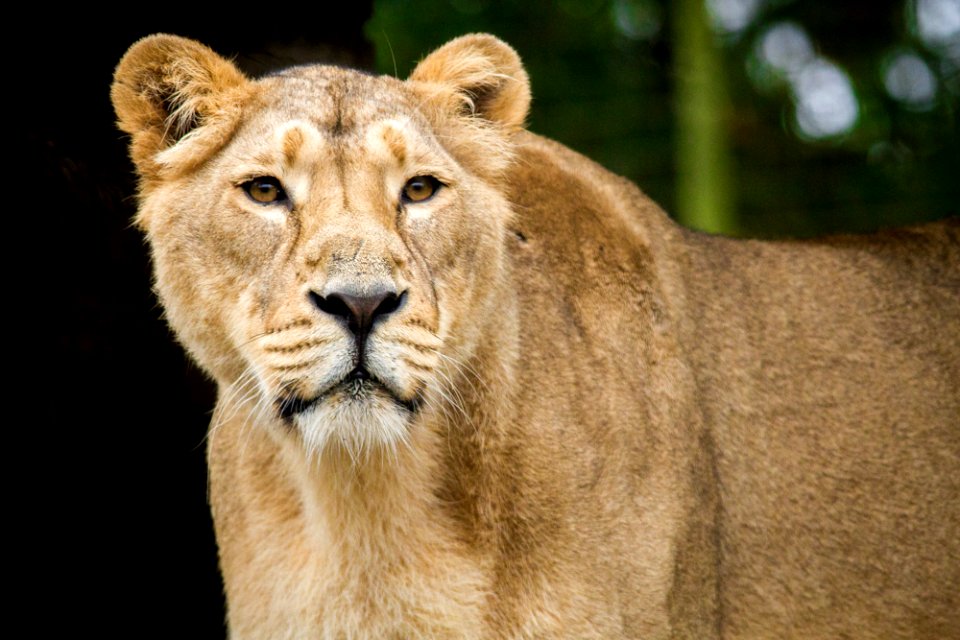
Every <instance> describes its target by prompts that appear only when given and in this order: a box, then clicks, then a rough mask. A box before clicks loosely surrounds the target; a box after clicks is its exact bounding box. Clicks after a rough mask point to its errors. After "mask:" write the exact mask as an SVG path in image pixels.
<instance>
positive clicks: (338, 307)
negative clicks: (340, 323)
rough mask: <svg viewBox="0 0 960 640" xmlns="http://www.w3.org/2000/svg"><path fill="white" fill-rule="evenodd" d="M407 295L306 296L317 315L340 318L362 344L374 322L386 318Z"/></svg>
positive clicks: (375, 293)
mask: <svg viewBox="0 0 960 640" xmlns="http://www.w3.org/2000/svg"><path fill="white" fill-rule="evenodd" d="M406 297H407V292H406V291H404V292H403V293H400V294H399V295H398V294H397V292H396V291H393V290H379V291H373V292H368V293H366V294H365V295H353V294H350V293H346V292H340V291H333V292H331V293H328V294H327V295H325V296H323V295H320V294H319V293H317V292H316V291H311V292H310V300H311V301H312V302H313V304H314V306H316V307H317V308H318V309H320V311H322V312H324V313H327V314H330V315H331V316H335V317H337V318H343V319H344V320H345V321H346V323H347V328H348V329H350V331H351V332H352V333H353V335H354V336H356V338H357V340H358V341H360V342H362V341H363V340H364V339H365V338H366V336H367V334H368V333H369V332H370V328H371V327H372V326H373V323H374V322H376V321H377V319H378V318H381V317H383V316H386V315H389V314H391V313H393V312H394V311H396V310H397V309H399V308H400V307H401V306H403V303H404V302H405V301H406Z"/></svg>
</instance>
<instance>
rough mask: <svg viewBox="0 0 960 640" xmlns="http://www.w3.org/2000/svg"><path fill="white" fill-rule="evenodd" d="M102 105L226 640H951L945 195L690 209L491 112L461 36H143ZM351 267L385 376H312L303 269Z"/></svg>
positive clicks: (497, 67)
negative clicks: (416, 49) (211, 551)
mask: <svg viewBox="0 0 960 640" xmlns="http://www.w3.org/2000/svg"><path fill="white" fill-rule="evenodd" d="M113 99H114V104H115V106H116V109H117V113H118V116H119V121H120V126H121V128H123V129H124V130H125V131H127V132H128V133H130V134H131V136H132V155H133V159H134V161H135V162H136V164H137V167H138V170H139V171H140V174H141V176H142V182H141V192H140V203H141V207H140V213H139V216H138V222H139V224H140V226H141V227H142V228H143V229H144V230H145V232H146V234H147V236H148V238H149V240H150V243H151V247H152V251H153V258H154V263H155V267H156V288H157V292H158V294H159V296H160V298H161V300H162V302H163V304H164V307H165V309H166V313H167V317H168V319H169V322H170V324H171V325H172V326H173V328H174V329H175V331H176V334H177V336H178V338H179V339H180V341H181V342H182V343H183V344H184V346H185V348H186V349H187V350H188V351H189V352H190V353H191V355H192V356H193V357H194V358H195V359H196V361H197V362H198V363H200V365H201V366H203V367H204V369H206V371H208V372H209V373H210V375H212V376H213V377H214V378H215V379H216V381H217V382H218V384H219V389H220V398H219V401H218V405H217V409H216V414H215V417H214V420H213V424H212V426H211V433H210V441H209V442H210V444H209V462H210V484H211V486H210V499H211V503H212V508H213V513H214V519H215V522H216V527H217V538H218V541H219V546H220V558H221V567H222V570H223V575H224V580H225V584H226V591H227V596H228V603H229V623H230V628H231V634H232V636H233V637H234V638H241V639H242V638H668V637H673V638H841V637H849V638H946V637H957V633H958V632H957V630H958V629H960V599H958V592H960V590H958V585H960V542H958V540H960V536H958V534H957V532H958V531H960V506H958V505H960V424H958V422H960V419H958V416H960V389H958V386H960V340H958V336H960V296H958V291H960V238H958V236H960V229H958V224H957V222H956V221H955V220H954V221H946V222H943V223H940V224H936V225H931V226H928V227H925V228H920V229H913V230H906V231H901V232H897V233H888V234H883V235H878V236H874V237H864V238H837V239H832V240H828V241H821V242H793V243H765V242H737V241H731V240H725V239H720V238H711V237H706V236H702V235H699V234H694V233H691V232H687V231H685V230H683V229H680V228H679V227H677V226H676V225H674V224H673V223H672V222H670V220H669V219H668V218H667V217H666V216H665V215H664V214H663V213H662V212H661V211H660V209H658V208H657V207H656V205H654V204H653V203H652V202H650V201H649V200H648V199H647V198H646V197H645V196H644V195H643V194H642V193H641V192H640V191H639V190H637V189H636V187H634V186H633V185H632V184H630V183H628V182H627V181H625V180H622V179H620V178H617V177H615V176H612V175H611V174H609V173H607V172H606V171H604V170H603V169H602V168H600V167H598V166H597V165H595V164H593V163H592V162H590V161H589V160H587V159H585V158H583V157H581V156H579V155H577V154H575V153H574V152H572V151H570V150H568V149H566V148H564V147H562V146H560V145H558V144H556V143H553V142H550V141H548V140H544V139H542V138H539V137H537V136H534V135H532V134H529V133H526V132H523V131H522V130H521V126H522V123H523V120H524V118H525V117H526V113H527V109H528V106H529V99H530V94H529V87H528V81H527V78H526V74H525V73H524V71H523V68H522V66H521V64H520V60H519V58H518V57H517V56H516V54H515V53H514V52H513V50H512V49H510V48H509V47H508V46H507V45H505V44H503V43H502V42H500V41H498V40H496V39H495V38H493V37H491V36H484V35H472V36H466V37H464V38H460V39H457V40H454V41H453V42H451V43H449V44H447V45H446V46H444V47H443V48H441V49H440V50H438V51H436V52H434V53H433V54H432V55H430V56H429V57H428V58H427V59H425V60H424V61H423V62H422V63H421V65H420V66H419V67H418V68H417V70H416V71H415V72H414V73H413V75H412V76H411V79H410V80H409V81H407V82H401V81H398V80H394V79H392V78H386V77H379V78H378V77H370V76H366V75H361V74H358V73H355V72H352V71H348V70H343V69H337V68H332V67H303V68H297V69H292V70H288V71H286V72H282V73H280V74H278V75H274V76H269V77H266V78H263V79H260V80H256V81H251V80H247V79H246V78H244V77H243V76H242V75H241V74H240V73H239V72H238V71H237V70H236V69H235V68H234V67H233V66H232V65H231V64H230V63H229V62H227V61H225V60H223V59H222V58H220V57H219V56H217V55H216V54H214V53H213V52H211V51H210V50H209V49H207V48H206V47H203V46H202V45H199V44H197V43H195V42H192V41H189V40H184V39H182V38H176V37H173V36H153V37H151V38H147V39H145V40H142V41H140V42H138V43H137V44H135V45H134V46H133V47H132V48H131V50H130V51H129V52H128V53H127V55H126V57H125V58H124V59H123V61H122V62H121V63H120V66H119V67H118V69H117V73H116V79H115V84H114V89H113ZM423 175H430V176H435V177H436V178H437V179H439V180H440V182H441V183H443V185H444V186H443V187H441V189H440V190H439V191H438V192H437V193H436V195H435V196H434V197H433V198H432V199H431V200H428V201H425V202H423V203H416V204H413V203H410V204H406V205H402V204H401V202H400V194H401V192H402V190H403V187H404V184H405V182H406V181H407V180H409V179H411V178H413V177H415V176H423ZM260 176H272V177H276V178H277V179H279V180H280V182H281V183H282V185H283V187H284V189H285V190H286V192H287V193H288V194H289V196H290V206H285V205H268V206H264V205H260V204H258V203H255V202H253V201H252V200H251V199H250V198H249V197H247V195H246V194H245V193H244V191H243V189H242V188H241V185H242V184H243V183H244V182H245V181H247V180H250V179H252V178H256V177H260ZM382 287H395V288H396V290H397V291H405V292H406V299H405V303H404V305H403V306H402V307H401V308H399V309H398V310H397V311H396V312H394V313H391V314H390V315H388V316H385V317H383V318H381V320H380V321H379V322H378V323H377V324H376V325H374V328H373V329H372V331H371V334H370V337H369V340H368V346H367V350H366V359H367V360H366V364H367V366H368V368H369V370H370V372H371V373H372V374H373V375H374V376H375V377H377V378H378V379H379V380H380V381H382V382H383V385H382V386H379V387H377V386H371V385H369V384H367V383H364V384H361V385H359V386H352V387H351V386H350V385H349V384H346V383H345V384H338V382H339V381H340V380H341V379H342V378H343V376H345V375H347V373H348V372H350V371H351V370H352V368H353V367H354V365H355V364H356V362H355V360H356V358H357V350H356V348H355V346H354V340H353V338H352V337H351V336H350V334H349V332H348V331H347V330H346V328H345V325H344V323H343V322H341V321H339V320H338V319H337V318H335V317H333V316H332V315H330V313H328V312H324V311H322V310H321V309H320V308H319V307H318V304H317V302H316V300H317V296H326V295H328V293H329V292H331V291H353V292H358V295H359V294H363V295H366V294H365V293H364V292H372V291H377V290H378V288H382ZM325 390H326V391H328V392H329V393H328V394H327V395H325V396H323V397H321V398H320V399H319V400H317V401H316V402H315V403H314V404H313V405H311V407H310V408H308V409H306V410H302V411H297V412H294V413H293V415H291V416H289V417H287V418H284V417H282V416H281V410H280V409H281V408H282V407H283V406H284V405H283V402H284V399H285V398H286V399H290V398H296V399H302V400H309V399H312V398H313V397H316V396H317V395H318V394H320V393H321V392H324V391H325Z"/></svg>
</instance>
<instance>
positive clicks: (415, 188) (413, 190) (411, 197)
mask: <svg viewBox="0 0 960 640" xmlns="http://www.w3.org/2000/svg"><path fill="white" fill-rule="evenodd" d="M439 190H440V181H439V180H437V179H436V178H434V177H433V176H416V177H415V178H410V179H409V180H407V184H405V185H403V193H402V194H401V199H402V200H403V201H404V202H424V201H426V200H429V199H430V198H432V197H433V196H434V194H435V193H436V192H437V191H439Z"/></svg>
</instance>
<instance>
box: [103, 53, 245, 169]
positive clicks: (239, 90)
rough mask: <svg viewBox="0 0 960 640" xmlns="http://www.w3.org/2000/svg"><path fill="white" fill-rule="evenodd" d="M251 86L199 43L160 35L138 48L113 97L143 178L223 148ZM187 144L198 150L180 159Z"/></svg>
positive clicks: (123, 65) (123, 66) (124, 64)
mask: <svg viewBox="0 0 960 640" xmlns="http://www.w3.org/2000/svg"><path fill="white" fill-rule="evenodd" d="M249 85H250V83H249V81H248V80H247V79H246V78H245V77H244V75H243V74H242V73H241V72H240V71H239V70H238V69H237V68H236V67H235V66H234V65H233V63H231V62H229V61H228V60H225V59H224V58H221V57H220V56H219V55H217V54H216V53H214V52H213V51H212V50H211V49H209V48H208V47H206V46H204V45H202V44H200V43H199V42H196V41H194V40H189V39H187V38H180V37H177V36H171V35H165V34H158V35H153V36H148V37H146V38H144V39H142V40H140V41H138V42H136V43H135V44H134V45H133V46H132V47H130V49H129V50H128V51H127V53H126V54H125V55H124V56H123V59H122V60H120V64H119V65H117V69H116V71H115V72H114V76H113V87H112V89H111V91H110V97H111V99H112V100H113V108H114V110H115V111H116V112H117V118H118V125H119V127H120V129H122V130H123V131H125V132H127V133H129V134H130V135H131V136H132V137H133V139H132V141H131V144H130V155H131V156H132V158H133V160H134V162H135V163H136V164H137V168H138V170H139V171H140V173H141V175H143V176H144V177H150V176H151V174H153V173H155V172H157V171H158V170H161V169H162V168H163V167H165V166H169V165H172V164H175V163H177V161H184V160H188V161H189V160H192V161H193V162H197V161H199V160H201V159H203V157H205V155H206V154H205V153H204V151H210V150H212V149H213V148H215V147H216V146H217V145H218V144H222V143H223V142H224V141H225V140H226V138H227V137H228V136H229V134H230V133H231V132H232V130H233V127H234V126H235V125H236V123H237V121H238V120H239V115H240V108H241V106H242V102H243V100H244V98H245V96H246V95H247V92H246V91H245V89H246V88H247V87H248V86H249ZM187 138H189V139H191V142H193V141H194V139H195V140H196V142H198V143H199V144H191V145H190V146H191V149H190V152H189V153H179V154H178V153H175V152H174V150H175V148H176V147H177V146H179V145H178V143H180V142H181V141H184V140H185V139H187Z"/></svg>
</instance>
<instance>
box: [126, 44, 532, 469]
mask: <svg viewBox="0 0 960 640" xmlns="http://www.w3.org/2000/svg"><path fill="white" fill-rule="evenodd" d="M112 97H113V102H114V105H115V108H116V111H117V114H118V116H119V120H120V126H121V128H122V129H123V130H124V131H126V132H128V133H129V134H131V135H132V147H131V148H132V156H133V159H134V161H135V163H136V165H137V168H138V171H139V173H140V176H141V191H140V212H139V215H138V218H137V221H138V224H139V225H140V226H141V228H143V229H144V230H145V231H146V233H147V236H148V238H149V240H150V243H151V246H152V250H153V258H154V264H155V272H156V289H157V291H158V294H159V296H160V298H161V300H162V302H163V305H164V307H165V309H166V313H167V317H168V318H169V321H170V324H171V325H172V326H173V328H174V329H175V331H176V333H177V335H178V336H179V338H180V340H181V341H182V342H183V343H184V345H185V346H186V347H187V349H188V350H189V351H190V353H191V354H192V355H193V357H194V358H195V359H196V360H197V362H199V363H200V365H201V366H202V367H203V368H204V369H206V370H207V371H208V372H210V373H211V374H212V375H213V376H214V377H215V378H216V379H217V380H218V382H219V383H220V384H221V390H222V393H232V394H235V396H236V397H235V398H234V399H233V400H234V401H235V402H237V403H244V402H245V403H250V404H253V403H255V404H256V407H257V409H256V411H257V412H259V414H260V415H261V416H267V415H273V416H274V417H275V418H276V420H274V421H269V422H271V423H276V424H278V425H281V430H282V429H283V425H286V430H287V431H290V432H292V433H294V434H296V435H297V436H298V437H300V438H301V439H302V441H303V442H304V444H305V445H306V446H307V448H308V450H309V451H311V452H313V453H317V452H320V451H323V450H324V449H325V448H327V447H330V446H339V447H342V448H344V449H346V450H348V451H349V452H351V453H353V454H356V453H358V452H360V451H362V450H364V449H366V448H371V447H372V448H376V447H383V446H390V445H393V444H396V443H397V442H399V441H402V440H403V439H404V438H405V437H406V434H407V430H408V428H409V426H410V424H411V421H412V419H414V418H415V416H416V415H417V413H418V412H420V411H424V410H427V409H429V408H430V407H431V406H437V405H439V404H441V403H442V402H443V401H444V398H445V395H446V394H448V393H450V392H451V389H450V385H449V381H450V379H451V378H452V377H453V376H455V375H457V374H458V373H459V371H458V368H460V367H462V366H463V365H462V363H464V362H466V361H467V360H468V359H469V357H470V354H471V353H472V352H473V351H474V350H475V349H476V348H477V341H478V336H479V334H480V331H481V329H483V328H484V327H485V326H486V325H487V323H496V322H497V321H498V315H499V314H500V313H501V312H502V311H503V310H504V308H506V307H509V305H510V300H505V299H503V298H502V297H501V294H500V293H499V288H498V287H497V286H496V284H497V283H498V282H499V281H501V280H502V278H503V277H504V275H505V270H506V269H507V268H508V267H507V266H506V262H505V256H504V255H503V252H504V245H505V243H504V235H505V233H506V231H507V227H506V225H507V223H508V221H509V220H510V218H511V208H510V205H509V204H508V203H507V202H506V201H505V199H504V197H503V196H502V195H501V192H500V189H499V186H500V181H501V180H502V175H503V173H504V170H505V169H506V168H507V167H508V166H509V163H510V159H511V137H512V133H513V132H514V131H516V130H517V129H519V128H520V127H521V125H522V122H523V120H524V118H525V117H526V114H527V109H528V105H529V100H530V97H529V87H528V81H527V78H526V74H525V73H524V71H523V68H522V66H521V64H520V60H519V58H518V57H517V55H516V53H515V52H514V51H513V50H512V49H511V48H509V47H508V46H507V45H505V44H504V43H502V42H500V41H499V40H497V39H495V38H493V37H491V36H479V35H473V36H466V37H463V38H459V39H457V40H454V41H453V42H451V43H449V44H447V45H446V46H444V47H443V48H441V49H439V50H438V51H436V52H434V53H433V54H432V55H431V56H429V57H428V58H426V59H425V60H424V61H423V62H422V63H421V64H420V65H419V66H418V67H417V69H416V70H415V71H414V73H413V74H412V76H411V78H410V79H409V80H407V81H405V82H403V81H399V80H396V79H393V78H390V77H375V76H370V75H365V74H362V73H358V72H355V71H350V70H345V69H340V68H335V67H327V66H305V67H295V68H292V69H287V70H285V71H281V72H279V73H276V74H273V75H269V76H267V77H264V78H261V79H259V80H249V79H247V78H246V77H244V76H243V75H242V74H241V72H240V71H238V70H237V69H236V67H234V66H233V64H231V63H230V62H228V61H227V60H224V59H223V58H221V57H220V56H218V55H217V54H215V53H214V52H213V51H211V50H210V49H208V48H206V47H205V46H203V45H201V44H199V43H196V42H194V41H191V40H186V39H183V38H178V37H174V36H166V35H160V36H152V37H149V38H146V39H144V40H142V41H140V42H139V43H137V44H136V45H135V46H134V47H133V48H131V50H130V51H129V52H128V53H127V55H126V56H125V57H124V59H123V60H122V61H121V63H120V65H119V67H118V68H117V71H116V76H115V82H114V86H113V93H112ZM290 427H294V428H292V429H291V428H290Z"/></svg>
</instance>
